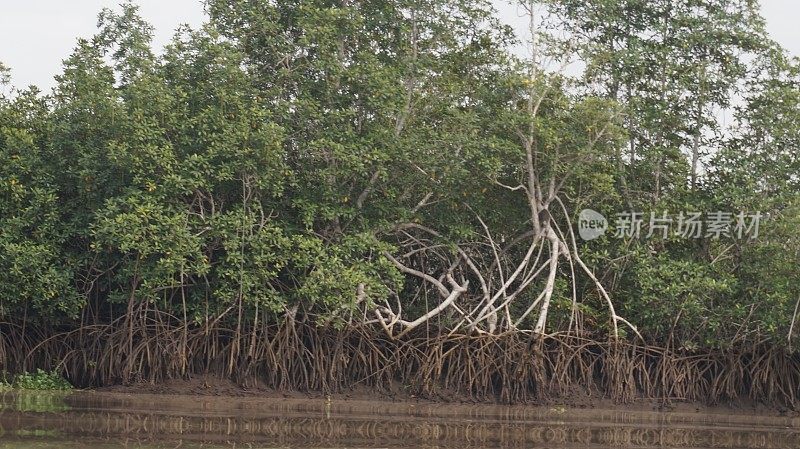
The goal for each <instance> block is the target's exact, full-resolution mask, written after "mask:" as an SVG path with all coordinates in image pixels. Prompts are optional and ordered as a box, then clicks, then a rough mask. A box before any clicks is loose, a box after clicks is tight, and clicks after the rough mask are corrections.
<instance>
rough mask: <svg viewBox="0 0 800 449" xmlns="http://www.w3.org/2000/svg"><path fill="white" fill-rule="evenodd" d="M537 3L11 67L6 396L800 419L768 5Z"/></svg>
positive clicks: (793, 198)
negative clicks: (275, 394)
mask: <svg viewBox="0 0 800 449" xmlns="http://www.w3.org/2000/svg"><path fill="white" fill-rule="evenodd" d="M515 5H516V6H515V7H516V8H517V10H518V11H519V13H520V15H522V16H524V17H525V21H526V23H527V24H528V26H527V29H526V30H524V32H521V31H520V30H517V29H514V28H512V27H510V26H508V25H506V24H505V23H504V22H503V21H502V20H500V18H499V15H498V13H497V11H496V10H495V7H494V5H493V3H492V2H489V1H485V0H280V1H276V0H206V2H205V4H204V7H205V11H206V14H207V22H206V23H205V24H203V25H202V26H200V27H196V28H190V27H188V26H183V27H181V28H179V29H178V30H177V31H176V33H175V34H174V38H173V39H172V40H171V42H170V43H169V44H168V45H167V46H165V47H164V48H156V46H155V45H154V44H153V27H152V26H151V25H150V24H148V23H147V22H146V21H145V20H144V19H143V18H142V16H141V14H140V12H139V9H138V7H137V6H136V5H135V4H134V3H130V2H127V3H123V4H122V5H120V6H119V7H118V8H114V9H107V10H103V11H102V12H100V14H99V16H98V26H97V31H96V33H95V34H94V36H92V37H90V38H86V39H78V40H77V42H76V43H75V45H74V51H73V52H72V54H70V55H65V59H64V61H63V65H62V70H61V72H60V73H59V74H58V75H57V77H56V86H55V87H54V88H53V89H52V90H51V91H48V92H43V91H40V90H39V89H37V88H35V87H30V88H24V87H21V86H17V85H16V84H15V83H14V77H13V67H9V68H6V66H4V65H0V371H3V372H6V373H9V374H10V375H14V374H19V373H27V372H37V370H39V371H38V372H42V373H56V374H58V375H60V376H63V377H64V378H65V379H67V380H68V381H69V382H71V383H72V384H73V385H76V386H80V387H100V386H109V385H130V384H136V383H140V382H145V383H147V382H149V383H154V384H157V383H159V382H163V381H166V380H174V379H185V378H188V377H190V376H215V377H221V378H225V379H229V380H232V381H234V382H236V383H238V384H241V385H262V386H266V387H268V388H271V389H274V390H278V391H314V392H321V393H324V394H328V393H341V392H346V391H350V390H352V389H355V388H362V387H364V388H368V389H369V390H370V391H374V392H375V394H390V395H395V394H400V395H403V394H405V395H414V396H417V397H424V398H432V399H442V398H445V399H446V398H453V397H456V398H470V399H474V400H483V401H497V402H505V403H519V402H543V401H548V400H551V399H555V398H563V397H567V396H569V395H574V394H578V393H576V392H580V394H588V395H595V396H597V397H604V398H610V399H613V400H614V401H617V402H621V403H626V402H630V401H634V400H637V399H641V398H646V399H656V400H663V401H701V402H705V403H722V402H725V401H736V400H753V401H758V402H762V403H767V404H780V405H781V406H789V407H795V408H796V407H797V406H798V405H800V352H798V346H800V323H797V321H798V315H800V310H799V309H800V61H799V60H798V59H797V58H795V57H792V56H791V55H790V53H789V52H788V51H786V50H785V49H783V48H782V47H781V46H780V45H779V44H778V43H776V42H775V41H774V40H773V39H772V38H771V37H770V36H769V34H768V33H767V31H766V24H765V20H764V19H763V17H762V16H761V13H760V6H759V4H758V2H757V1H756V0H594V1H586V0H541V1H535V0H533V1H523V2H521V3H519V4H516V3H515ZM48 375H50V374H48Z"/></svg>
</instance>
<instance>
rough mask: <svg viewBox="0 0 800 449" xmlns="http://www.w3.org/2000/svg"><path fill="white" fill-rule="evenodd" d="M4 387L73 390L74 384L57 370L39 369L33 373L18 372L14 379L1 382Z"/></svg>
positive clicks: (36, 389)
mask: <svg viewBox="0 0 800 449" xmlns="http://www.w3.org/2000/svg"><path fill="white" fill-rule="evenodd" d="M0 388H2V389H15V390H34V391H66V390H72V389H73V386H72V384H70V383H69V382H68V381H67V380H66V379H64V378H63V377H61V375H60V374H58V372H56V371H52V372H47V371H44V370H42V369H37V370H36V372H33V373H28V372H25V373H22V374H17V375H16V376H14V377H13V381H11V382H6V381H3V382H2V384H0Z"/></svg>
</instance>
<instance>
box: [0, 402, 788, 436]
mask: <svg viewBox="0 0 800 449" xmlns="http://www.w3.org/2000/svg"><path fill="white" fill-rule="evenodd" d="M287 447H291V448H295V447H296V448H402V449H407V448H409V449H410V448H458V449H468V448H496V447H503V448H505V447H507V448H548V449H551V448H618V447H624V448H651V447H658V448H776V449H791V448H800V418H796V417H795V418H791V417H780V416H760V415H759V414H757V413H750V414H744V413H741V414H724V413H711V412H700V411H689V412H681V413H676V412H664V413H662V412H654V411H648V410H641V411H631V410H626V411H621V410H596V409H568V408H564V407H560V406H550V407H527V406H513V407H503V406H494V405H452V404H450V405H448V404H428V403H426V404H416V403H393V402H382V401H372V402H370V401H357V400H347V401H339V400H333V401H326V400H324V399H320V400H312V399H302V400H299V399H291V400H289V399H274V398H272V399H265V398H221V397H206V396H202V397H197V396H157V395H128V394H121V393H100V392H73V393H61V394H58V393H33V392H11V393H4V394H1V395H0V449H7V448H8V449H10V448H14V449H33V448H37V449H55V448H59V449H60V448H65V449H72V448H75V449H83V448H87V449H101V448H102V449H105V448H146V449H155V448H170V449H172V448H185V449H194V448H204V449H216V448H254V449H255V448H287Z"/></svg>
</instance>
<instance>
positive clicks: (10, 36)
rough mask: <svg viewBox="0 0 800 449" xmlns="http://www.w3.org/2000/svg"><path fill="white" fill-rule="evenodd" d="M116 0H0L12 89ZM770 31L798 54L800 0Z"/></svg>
mask: <svg viewBox="0 0 800 449" xmlns="http://www.w3.org/2000/svg"><path fill="white" fill-rule="evenodd" d="M493 1H494V3H495V5H496V7H497V8H498V9H499V10H500V13H501V16H502V17H503V19H504V20H505V21H506V22H507V23H509V24H511V25H515V26H519V27H523V26H524V25H525V20H524V19H523V18H521V17H520V14H518V11H517V8H516V7H514V6H510V5H509V3H508V2H507V1H506V0H493ZM119 2H120V0H0V61H2V62H3V63H4V64H5V65H6V66H8V67H10V68H11V70H12V72H11V76H12V83H13V84H14V85H15V86H17V87H25V86H28V85H36V86H39V87H40V88H41V89H42V90H45V91H48V90H49V89H50V88H52V87H53V85H54V80H53V76H54V75H56V74H57V73H59V72H60V70H61V61H62V60H63V59H65V58H66V57H67V56H69V54H70V53H71V51H72V48H73V47H74V46H75V41H76V39H77V38H78V37H87V38H88V37H90V36H92V35H93V34H94V31H95V26H96V24H97V13H98V12H100V10H101V9H102V8H103V7H112V8H113V7H115V6H116V5H117V4H119ZM761 3H762V5H763V10H764V16H765V17H766V19H767V25H768V29H769V32H770V34H772V36H773V38H775V39H776V40H777V41H778V42H780V43H781V44H783V46H784V47H786V48H788V49H789V50H790V51H791V52H792V53H793V54H794V55H797V56H800V26H798V25H797V23H796V22H797V17H799V16H800V1H798V0H761ZM138 4H139V5H141V12H142V15H143V16H144V17H145V19H147V20H148V21H149V22H150V23H151V24H152V25H153V26H155V28H156V36H155V44H156V46H157V47H159V48H160V47H162V46H163V45H164V44H166V43H167V42H168V41H169V40H170V38H171V37H172V34H173V31H174V30H175V28H177V27H178V25H180V24H183V23H187V24H189V25H191V26H193V27H197V26H199V25H200V24H201V23H202V22H203V20H204V12H203V7H202V4H201V0H138Z"/></svg>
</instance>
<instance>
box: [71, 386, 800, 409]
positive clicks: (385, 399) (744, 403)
mask: <svg viewBox="0 0 800 449" xmlns="http://www.w3.org/2000/svg"><path fill="white" fill-rule="evenodd" d="M75 391H78V392H82V393H89V394H98V395H101V396H104V395H110V396H112V397H114V396H120V397H138V398H143V397H162V398H163V397H173V398H195V399H198V398H200V399H202V400H208V399H211V400H226V399H227V400H235V401H241V400H244V401H259V400H263V401H269V400H279V401H291V402H293V401H309V403H322V404H331V403H338V404H350V405H359V404H373V403H380V404H395V405H398V406H408V405H411V406H431V407H445V408H454V409H459V408H461V407H472V406H481V407H489V408H499V409H517V408H533V409H542V410H550V411H559V412H563V411H564V410H570V411H576V410H586V411H613V412H632V413H679V414H715V415H745V416H752V415H753V414H756V415H758V416H769V417H790V418H794V417H800V411H798V410H792V409H790V408H787V407H785V406H781V405H774V404H768V403H764V402H760V401H754V400H742V399H739V400H735V401H723V402H720V403H717V404H707V403H703V402H700V401H690V400H683V399H680V398H673V399H670V400H667V401H665V400H662V399H658V398H645V397H640V398H636V399H634V400H633V401H631V402H625V403H622V402H618V401H614V400H613V399H611V398H609V397H603V395H602V394H601V393H600V392H592V393H590V392H588V391H581V392H579V391H574V392H572V393H571V394H569V395H565V396H560V397H552V398H549V399H547V400H544V401H527V402H516V403H504V402H502V401H499V400H494V401H492V400H477V399H474V398H469V397H466V396H464V395H459V394H458V393H456V392H452V394H439V395H437V396H435V397H432V396H419V395H415V394H410V393H402V392H380V391H377V390H375V389H373V388H368V387H355V388H352V389H349V390H348V391H342V392H334V393H327V394H326V393H324V392H322V391H297V390H288V391H279V390H275V389H271V388H268V387H263V386H246V385H238V384H237V383H235V382H233V381H231V380H229V379H225V378H221V377H217V376H189V378H188V379H171V380H167V381H163V382H157V383H150V382H137V383H132V384H129V385H122V384H119V385H109V386H103V387H97V388H88V389H82V390H75Z"/></svg>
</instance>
